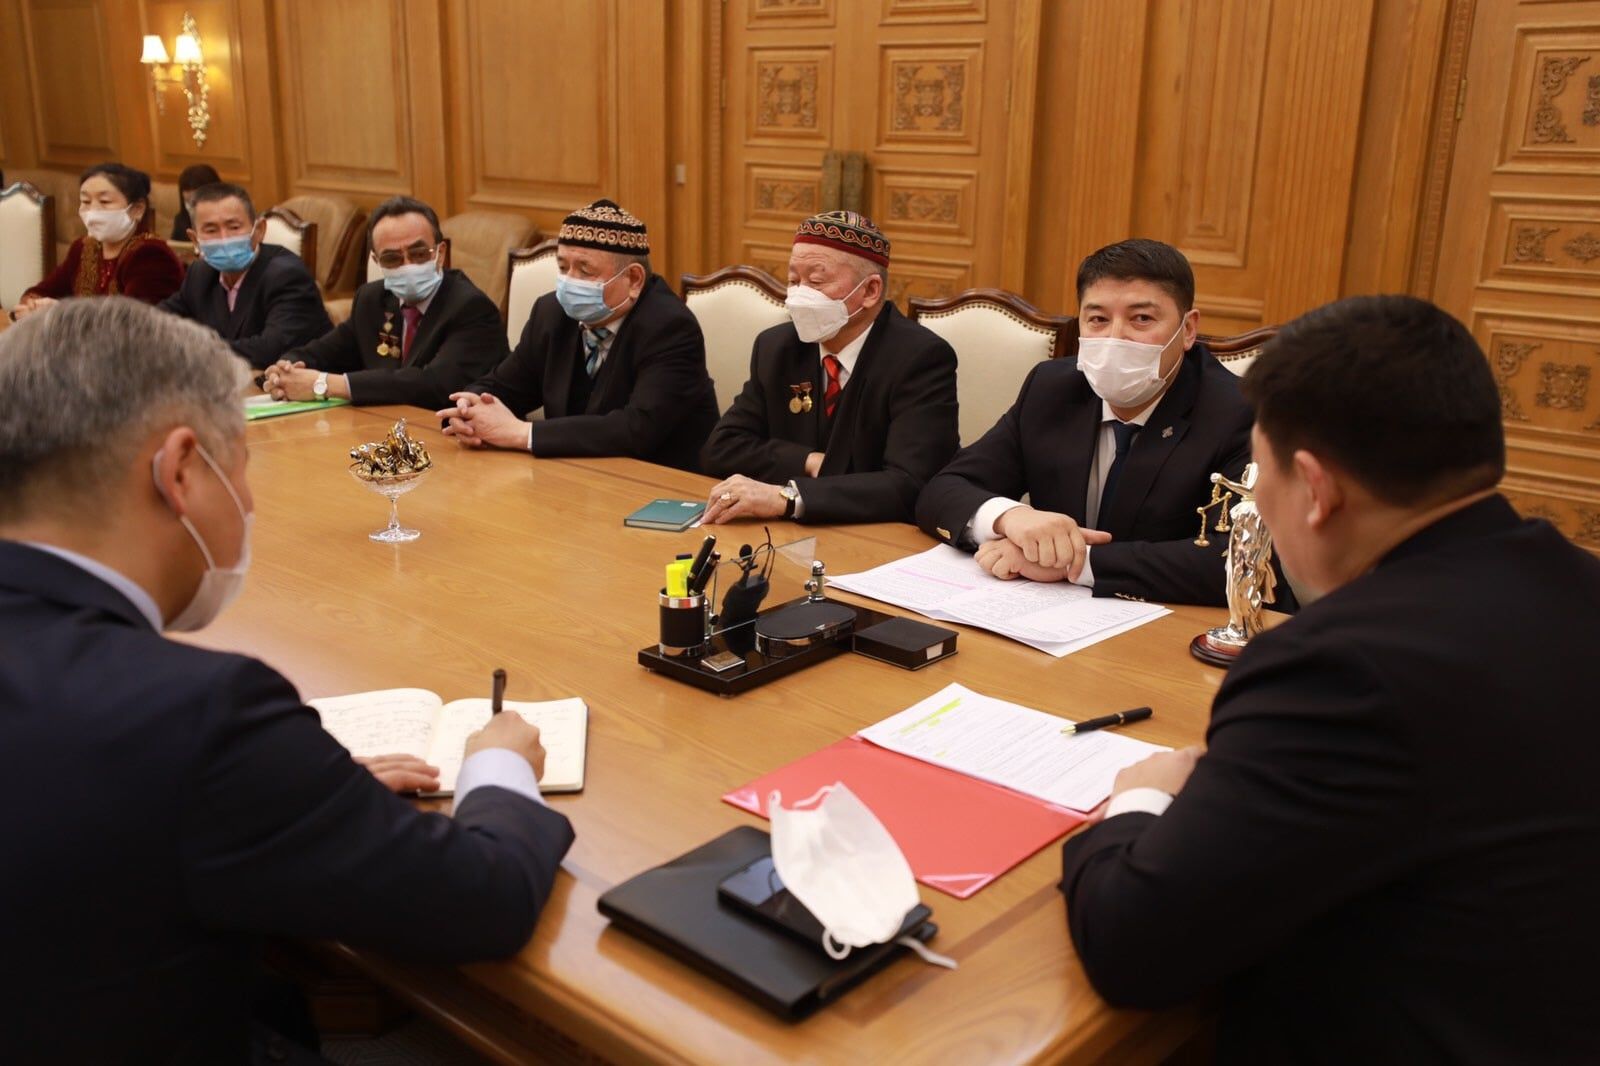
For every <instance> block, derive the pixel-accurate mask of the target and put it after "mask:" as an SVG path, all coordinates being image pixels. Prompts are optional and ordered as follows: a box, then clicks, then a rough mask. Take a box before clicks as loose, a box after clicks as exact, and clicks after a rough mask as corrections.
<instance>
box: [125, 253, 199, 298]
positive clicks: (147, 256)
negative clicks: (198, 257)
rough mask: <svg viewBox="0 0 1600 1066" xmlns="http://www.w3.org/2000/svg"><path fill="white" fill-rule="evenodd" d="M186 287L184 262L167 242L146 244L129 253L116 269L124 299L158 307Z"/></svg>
mask: <svg viewBox="0 0 1600 1066" xmlns="http://www.w3.org/2000/svg"><path fill="white" fill-rule="evenodd" d="M182 284H183V262H182V261H181V260H180V259H179V258H178V257H177V255H176V254H174V253H173V251H172V249H171V248H168V247H167V245H166V242H165V241H145V242H143V243H141V244H140V245H139V246H138V247H137V248H134V249H132V250H130V251H129V252H128V257H127V258H126V259H125V260H123V262H122V263H121V264H120V265H119V266H118V268H117V289H118V291H119V292H120V293H121V294H122V295H123V296H130V297H132V298H133V299H135V300H143V301H144V302H145V303H147V304H158V303H160V302H161V301H162V300H165V299H166V298H167V297H168V296H171V295H172V294H173V293H175V292H177V291H178V286H180V285H182Z"/></svg>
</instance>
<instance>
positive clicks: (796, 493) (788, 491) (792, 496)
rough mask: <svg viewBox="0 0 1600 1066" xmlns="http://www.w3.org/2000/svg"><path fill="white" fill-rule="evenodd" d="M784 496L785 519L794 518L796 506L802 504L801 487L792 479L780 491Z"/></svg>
mask: <svg viewBox="0 0 1600 1066" xmlns="http://www.w3.org/2000/svg"><path fill="white" fill-rule="evenodd" d="M778 491H779V492H781V493H782V494H783V517H785V518H793V517H794V505H795V504H796V503H799V502H800V487H799V486H798V485H796V484H795V483H794V481H793V480H792V479H791V480H790V482H789V483H788V484H787V485H785V486H784V487H783V488H781V489H779V490H778Z"/></svg>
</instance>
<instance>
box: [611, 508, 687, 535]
mask: <svg viewBox="0 0 1600 1066" xmlns="http://www.w3.org/2000/svg"><path fill="white" fill-rule="evenodd" d="M705 509H706V501H704V500H651V501H650V502H649V503H647V504H645V505H644V506H643V507H641V508H639V509H638V510H637V511H635V512H633V513H632V514H631V515H629V516H628V517H627V518H624V519H623V520H622V524H623V525H625V526H632V527H633V528H635V529H660V530H664V531H665V532H668V533H682V532H683V531H684V530H686V529H688V528H689V527H690V526H692V525H694V524H695V523H696V522H698V521H699V520H700V516H701V514H703V513H704V512H705Z"/></svg>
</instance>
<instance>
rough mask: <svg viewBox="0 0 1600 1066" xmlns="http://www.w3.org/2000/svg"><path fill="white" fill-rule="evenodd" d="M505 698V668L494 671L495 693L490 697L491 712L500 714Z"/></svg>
mask: <svg viewBox="0 0 1600 1066" xmlns="http://www.w3.org/2000/svg"><path fill="white" fill-rule="evenodd" d="M505 700H506V672H505V671H504V670H496V671H495V672H494V695H493V696H492V697H490V699H489V713H490V714H499V713H500V712H501V710H503V709H504V708H503V706H502V705H503V704H504V703H505Z"/></svg>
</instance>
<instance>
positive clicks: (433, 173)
mask: <svg viewBox="0 0 1600 1066" xmlns="http://www.w3.org/2000/svg"><path fill="white" fill-rule="evenodd" d="M341 2H342V0H341ZM404 5H405V11H404V15H405V41H406V54H405V87H406V95H405V102H406V107H405V119H406V121H407V122H408V124H409V127H410V137H409V145H410V150H411V153H410V158H409V159H408V160H407V165H408V167H409V170H410V174H411V195H413V196H415V197H417V198H419V199H420V200H422V201H423V202H424V203H426V204H428V205H430V206H431V207H432V208H433V209H434V210H435V211H437V212H438V213H439V216H440V217H441V218H443V217H444V216H446V215H449V214H453V213H454V210H453V205H454V202H455V201H454V198H453V195H452V193H453V189H452V188H451V184H450V152H451V147H450V140H449V133H450V128H449V125H448V122H447V118H446V112H445V99H446V96H447V92H446V85H447V83H446V80H445V64H444V57H445V43H446V38H447V36H448V34H447V30H446V20H445V17H444V14H443V12H442V11H441V10H440V0H404ZM532 54H533V53H530V56H531V55H532Z"/></svg>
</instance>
